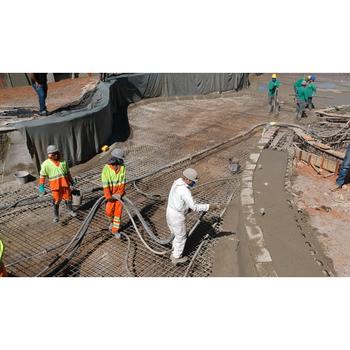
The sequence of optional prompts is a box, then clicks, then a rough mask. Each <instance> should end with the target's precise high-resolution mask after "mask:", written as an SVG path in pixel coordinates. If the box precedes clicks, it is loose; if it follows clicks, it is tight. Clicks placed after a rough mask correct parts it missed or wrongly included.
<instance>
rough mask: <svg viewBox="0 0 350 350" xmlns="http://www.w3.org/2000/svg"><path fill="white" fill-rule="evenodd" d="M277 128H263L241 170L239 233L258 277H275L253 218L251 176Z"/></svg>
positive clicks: (259, 231) (270, 258)
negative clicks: (243, 239) (255, 145)
mask: <svg viewBox="0 0 350 350" xmlns="http://www.w3.org/2000/svg"><path fill="white" fill-rule="evenodd" d="M277 130H278V128H275V127H272V128H269V129H267V130H266V129H264V131H263V133H262V136H261V138H260V140H259V141H258V145H257V150H256V151H255V152H254V153H251V154H250V156H249V160H247V161H246V164H245V169H244V171H243V172H242V186H241V196H240V200H241V208H242V209H241V210H242V212H241V221H242V224H241V230H242V232H241V234H242V235H245V238H246V241H247V245H248V250H249V254H250V258H251V260H252V265H253V266H254V268H255V272H256V274H257V276H259V277H277V273H276V270H275V268H274V266H273V261H272V257H271V254H270V252H269V251H268V249H267V247H266V244H265V240H264V233H263V231H262V229H261V227H260V226H259V225H257V223H256V220H255V212H254V207H253V205H254V191H253V176H254V171H255V169H256V165H257V162H258V160H259V157H260V154H261V151H262V150H263V149H264V147H265V146H266V145H267V144H268V143H269V142H270V141H271V139H272V138H273V136H274V134H275V133H276V132H277Z"/></svg>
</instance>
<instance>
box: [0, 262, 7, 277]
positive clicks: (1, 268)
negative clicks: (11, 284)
mask: <svg viewBox="0 0 350 350" xmlns="http://www.w3.org/2000/svg"><path fill="white" fill-rule="evenodd" d="M0 277H7V271H6V269H5V265H4V263H0Z"/></svg>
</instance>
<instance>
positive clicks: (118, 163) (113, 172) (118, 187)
mask: <svg viewBox="0 0 350 350" xmlns="http://www.w3.org/2000/svg"><path fill="white" fill-rule="evenodd" d="M125 179H126V171H125V165H124V152H123V150H121V149H119V148H116V149H114V150H113V151H112V153H111V158H110V159H109V160H108V164H106V165H105V166H104V167H103V170H102V175H101V180H102V186H103V193H104V196H105V198H106V200H107V204H106V215H107V216H108V217H109V218H110V219H111V224H110V226H109V229H110V231H111V232H112V234H113V235H114V237H115V238H120V237H121V234H120V233H119V230H120V226H121V218H122V212H123V204H122V203H121V202H119V201H118V199H121V198H122V196H123V195H124V194H125Z"/></svg>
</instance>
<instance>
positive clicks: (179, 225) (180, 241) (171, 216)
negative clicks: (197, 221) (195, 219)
mask: <svg viewBox="0 0 350 350" xmlns="http://www.w3.org/2000/svg"><path fill="white" fill-rule="evenodd" d="M197 181H198V175H197V172H196V170H194V169H191V168H188V169H186V170H185V171H184V172H183V176H182V177H181V178H179V179H177V180H175V181H174V183H173V185H172V187H171V190H170V193H169V197H168V206H167V210H166V221H167V224H168V227H169V230H170V232H171V233H172V234H173V235H174V240H173V248H172V253H171V256H170V259H171V261H172V263H173V264H174V265H177V264H181V263H185V262H186V261H187V260H188V257H187V256H184V257H183V256H182V253H183V250H184V248H185V244H186V240H187V236H186V224H185V217H186V214H187V212H188V210H189V209H191V210H193V211H197V212H200V211H208V210H209V208H210V209H220V205H218V204H210V205H209V204H196V203H195V201H194V200H193V198H192V194H191V189H192V188H193V187H194V186H195V185H196V183H197Z"/></svg>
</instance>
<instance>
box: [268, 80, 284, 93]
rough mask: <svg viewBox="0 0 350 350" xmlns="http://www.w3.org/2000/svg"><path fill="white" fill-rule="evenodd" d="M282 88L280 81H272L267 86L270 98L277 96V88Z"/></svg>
mask: <svg viewBox="0 0 350 350" xmlns="http://www.w3.org/2000/svg"><path fill="white" fill-rule="evenodd" d="M280 86H281V83H280V81H279V80H278V79H276V80H275V81H273V80H270V81H269V83H268V85H267V88H268V91H269V92H268V94H269V96H275V93H276V88H278V87H280Z"/></svg>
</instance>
